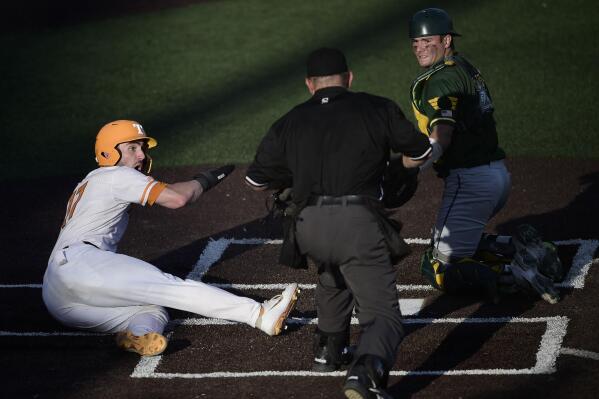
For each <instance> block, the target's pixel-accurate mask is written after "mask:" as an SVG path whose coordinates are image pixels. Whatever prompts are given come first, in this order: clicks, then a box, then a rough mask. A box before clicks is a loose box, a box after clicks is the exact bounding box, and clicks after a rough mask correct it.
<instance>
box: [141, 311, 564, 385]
mask: <svg viewBox="0 0 599 399" xmlns="http://www.w3.org/2000/svg"><path fill="white" fill-rule="evenodd" d="M211 320H213V319H186V320H184V321H183V322H181V323H180V324H185V325H207V324H209V323H211ZM307 320H310V323H311V322H313V319H304V320H303V321H302V323H304V322H306V321H307ZM355 322H356V321H355V320H352V324H353V323H355ZM568 322H569V319H568V318H567V317H566V316H553V317H535V318H523V317H492V318H445V319H444V318H439V319H425V318H423V319H406V320H404V323H406V324H441V323H454V324H460V323H465V324H469V323H470V324H486V323H546V329H545V332H544V333H543V336H542V337H541V341H540V343H539V347H538V350H537V353H536V362H535V365H534V366H533V367H530V368H520V369H501V368H495V369H464V370H392V371H391V372H390V374H391V375H394V376H431V375H440V376H441V375H446V376H460V375H524V374H552V373H555V372H556V371H557V367H556V362H557V358H558V356H559V354H560V350H561V347H562V342H563V339H564V336H565V335H566V331H567V328H568ZM195 323H197V324H195ZM215 324H232V323H231V322H225V323H222V321H221V320H218V321H216V323H215ZM171 334H172V332H171V333H169V334H168V335H169V337H170V335H171ZM161 360H162V355H160V356H153V357H142V358H141V359H140V361H139V363H138V364H137V366H136V367H135V369H134V370H133V373H132V374H131V377H132V378H165V379H173V378H184V379H196V378H197V379H202V378H253V377H339V376H343V375H345V372H343V371H337V372H331V373H320V372H314V371H307V370H282V371H280V370H264V371H248V372H232V371H216V372H210V373H163V372H157V371H156V369H157V368H158V366H159V365H160V361H161Z"/></svg>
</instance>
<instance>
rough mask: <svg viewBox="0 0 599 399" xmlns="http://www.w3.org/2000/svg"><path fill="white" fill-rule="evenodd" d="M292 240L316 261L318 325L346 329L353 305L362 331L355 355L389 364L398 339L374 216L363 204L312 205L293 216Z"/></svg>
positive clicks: (395, 307)
mask: <svg viewBox="0 0 599 399" xmlns="http://www.w3.org/2000/svg"><path fill="white" fill-rule="evenodd" d="M296 226H297V227H296V233H297V243H298V245H299V249H300V251H301V252H302V253H305V254H307V255H308V256H309V257H311V258H312V259H313V260H314V261H315V262H317V263H318V264H320V265H321V266H320V268H319V278H318V284H317V286H316V311H317V315H318V328H319V329H320V330H321V331H324V332H328V333H336V332H342V331H345V329H346V328H348V326H349V323H350V320H351V315H352V310H353V308H354V306H355V308H356V315H357V317H358V320H359V323H360V326H361V328H362V333H361V336H360V342H359V344H358V348H357V350H356V353H355V358H358V357H360V356H361V355H364V354H371V355H377V356H379V357H380V358H382V359H383V361H384V362H385V365H386V366H387V368H388V370H390V369H391V368H392V367H393V365H394V364H395V358H396V354H397V349H398V346H399V344H400V343H401V341H402V339H403V337H404V331H403V326H402V322H401V311H400V309H399V303H398V295H397V288H396V279H397V271H396V268H395V267H394V266H393V265H392V263H391V259H390V254H389V250H388V248H387V245H386V243H385V238H384V236H383V234H382V232H381V229H380V228H379V225H378V221H377V217H376V216H375V215H374V214H373V213H372V212H371V211H370V210H368V208H366V207H365V206H363V205H353V204H346V205H314V206H308V207H306V208H304V209H303V210H302V212H301V213H300V214H299V217H298V220H297V224H296Z"/></svg>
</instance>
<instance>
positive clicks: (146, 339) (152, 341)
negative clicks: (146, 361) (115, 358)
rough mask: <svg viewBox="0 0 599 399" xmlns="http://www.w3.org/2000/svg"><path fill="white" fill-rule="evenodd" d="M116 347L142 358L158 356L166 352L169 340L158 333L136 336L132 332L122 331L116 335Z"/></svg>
mask: <svg viewBox="0 0 599 399" xmlns="http://www.w3.org/2000/svg"><path fill="white" fill-rule="evenodd" d="M116 345H117V346H118V347H119V348H121V349H123V350H126V351H128V352H135V353H137V354H140V355H142V356H156V355H159V354H161V353H162V352H164V350H165V349H166V345H167V340H166V338H165V337H164V336H163V335H161V334H158V333H157V332H151V333H147V334H145V335H134V334H133V333H132V332H131V331H120V332H118V333H116Z"/></svg>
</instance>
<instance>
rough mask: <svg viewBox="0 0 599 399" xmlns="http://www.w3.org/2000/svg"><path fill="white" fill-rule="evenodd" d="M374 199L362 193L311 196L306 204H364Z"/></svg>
mask: <svg viewBox="0 0 599 399" xmlns="http://www.w3.org/2000/svg"><path fill="white" fill-rule="evenodd" d="M371 201H374V200H373V199H372V198H369V197H365V196H363V195H343V196H341V197H333V196H330V195H318V196H315V195H313V196H311V197H310V198H309V199H308V203H307V204H306V205H307V206H315V205H316V206H324V205H343V206H345V205H366V204H367V203H368V202H371Z"/></svg>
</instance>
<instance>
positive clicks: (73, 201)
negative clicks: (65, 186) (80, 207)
mask: <svg viewBox="0 0 599 399" xmlns="http://www.w3.org/2000/svg"><path fill="white" fill-rule="evenodd" d="M87 183H88V182H85V183H83V184H82V185H81V186H79V187H78V188H77V189H76V190H75V191H73V194H71V197H70V198H69V202H68V204H67V213H66V215H65V216H64V221H63V222H62V226H60V228H61V229H62V228H63V227H64V226H65V225H66V224H67V222H68V221H69V220H71V218H72V217H73V214H74V213H75V208H76V207H77V204H78V203H79V200H81V197H82V196H83V192H84V191H85V187H87Z"/></svg>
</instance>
